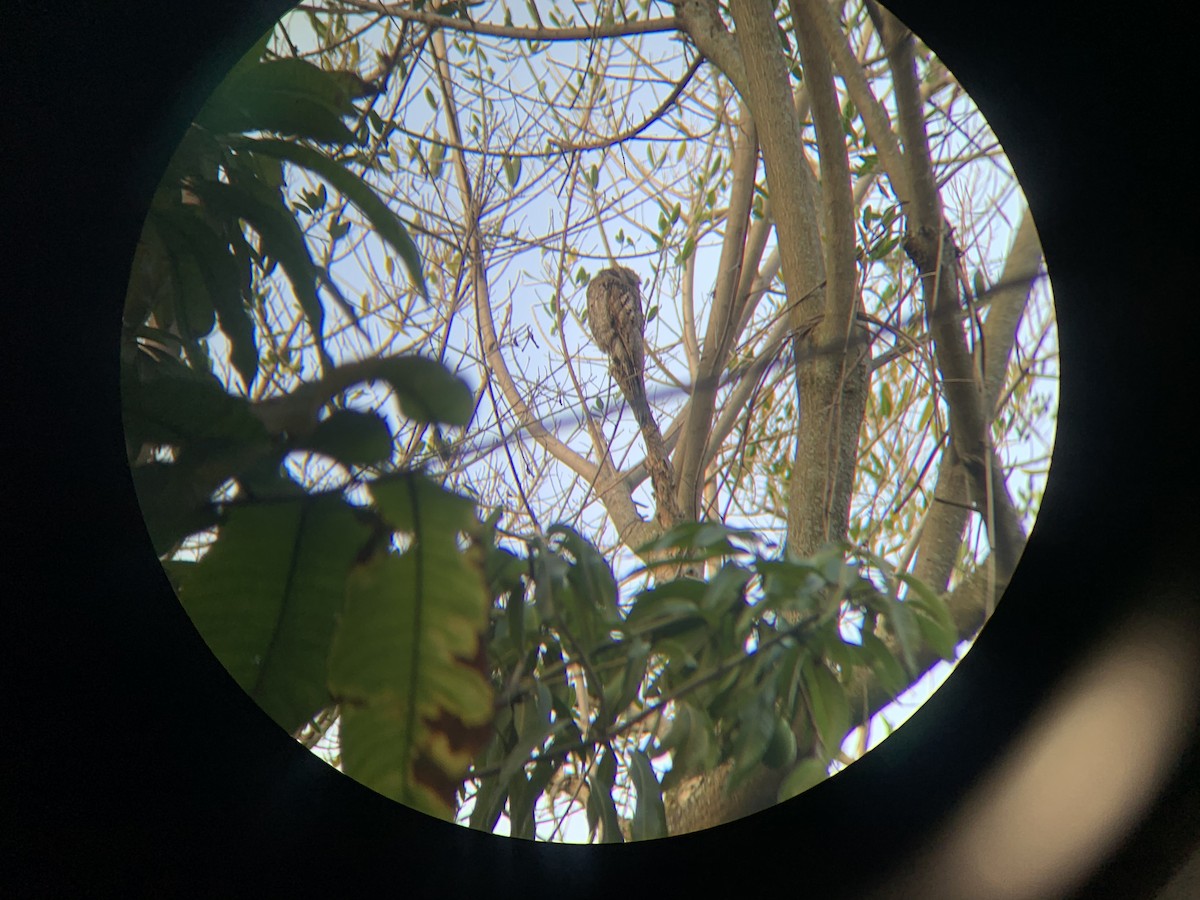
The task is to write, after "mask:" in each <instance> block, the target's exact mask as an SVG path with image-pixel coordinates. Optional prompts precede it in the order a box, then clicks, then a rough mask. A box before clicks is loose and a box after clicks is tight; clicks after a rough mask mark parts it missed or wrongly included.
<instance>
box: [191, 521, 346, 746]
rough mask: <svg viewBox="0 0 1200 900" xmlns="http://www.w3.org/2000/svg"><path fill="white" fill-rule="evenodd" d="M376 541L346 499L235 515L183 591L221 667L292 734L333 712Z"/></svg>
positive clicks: (223, 528)
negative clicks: (342, 623) (365, 553)
mask: <svg viewBox="0 0 1200 900" xmlns="http://www.w3.org/2000/svg"><path fill="white" fill-rule="evenodd" d="M368 537H369V528H368V527H367V526H366V525H365V524H364V523H363V522H362V521H361V520H360V518H359V515H358V514H357V513H356V511H355V510H354V509H352V508H351V507H350V506H348V505H346V504H345V503H343V502H342V501H341V500H338V499H332V498H323V499H320V500H313V499H309V498H305V499H299V500H295V501H291V502H284V503H272V504H264V505H256V506H239V507H234V508H233V509H232V510H230V512H229V515H228V519H227V521H226V522H225V523H224V524H223V525H222V526H221V529H220V532H219V534H218V537H217V540H216V543H215V544H214V545H213V546H212V548H211V549H210V550H209V551H208V553H207V554H206V555H205V556H204V557H203V558H202V559H201V560H200V561H199V562H198V563H196V565H195V566H194V567H193V568H192V569H191V570H190V572H188V573H187V576H186V577H185V578H183V580H182V582H181V584H180V586H179V590H178V595H179V601H180V603H182V604H183V607H184V609H185V610H187V613H188V615H189V616H191V619H192V622H193V623H195V625H196V628H197V630H198V631H199V632H200V634H201V635H202V636H203V637H204V640H205V641H206V642H207V643H208V646H209V647H210V648H211V649H212V651H213V653H214V654H215V655H216V657H217V659H218V660H220V662H221V664H222V665H223V666H225V668H226V669H228V670H229V673H230V674H231V675H232V676H233V678H234V680H235V681H237V683H238V684H239V685H240V686H241V687H242V689H243V690H245V691H246V692H247V693H248V694H249V695H250V696H251V697H253V698H254V700H255V701H256V702H257V703H258V704H259V705H260V706H261V707H262V708H263V710H264V711H265V712H266V713H267V714H268V715H269V716H270V717H271V718H272V719H274V720H275V721H276V722H277V723H278V724H279V725H280V726H281V727H282V728H284V729H285V730H286V731H294V730H296V729H297V728H299V727H300V726H301V725H303V724H304V723H305V722H306V721H308V719H309V718H310V717H311V716H313V715H315V714H316V713H317V712H319V711H320V710H321V709H323V708H324V707H325V706H327V705H328V704H329V699H330V698H329V692H328V690H327V689H326V684H325V679H326V664H327V662H328V658H329V650H330V645H331V641H332V638H333V631H334V625H335V621H336V617H337V615H338V614H339V613H340V612H341V611H342V603H343V598H344V596H345V591H346V577H347V574H348V572H349V570H350V567H351V565H352V564H353V563H354V560H355V557H356V556H357V555H358V553H359V552H360V551H361V550H362V548H363V546H364V545H365V544H366V542H367V540H368Z"/></svg>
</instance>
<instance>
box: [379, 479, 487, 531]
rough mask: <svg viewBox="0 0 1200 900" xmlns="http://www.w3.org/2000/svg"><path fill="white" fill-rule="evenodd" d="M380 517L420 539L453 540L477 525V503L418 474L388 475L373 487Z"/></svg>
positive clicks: (392, 525) (393, 526) (397, 529)
mask: <svg viewBox="0 0 1200 900" xmlns="http://www.w3.org/2000/svg"><path fill="white" fill-rule="evenodd" d="M371 497H372V498H373V499H374V500H375V505H376V506H377V507H378V508H379V512H380V515H382V516H383V518H384V520H385V521H386V522H387V523H388V524H389V525H390V526H391V527H392V528H393V529H395V530H396V531H404V532H408V533H409V534H416V535H417V537H418V539H419V540H426V541H428V540H433V539H437V538H444V539H448V540H449V541H450V542H453V540H454V538H455V537H456V536H457V535H458V534H459V532H463V531H471V530H473V529H474V528H475V527H476V526H477V525H478V519H476V517H475V504H474V503H472V502H471V501H470V500H468V499H467V498H466V497H460V496H459V495H458V494H454V493H451V492H450V491H447V490H446V489H445V488H444V487H442V486H441V485H440V484H438V483H437V482H436V481H434V480H433V479H431V478H429V477H427V476H425V475H422V474H420V473H419V472H401V473H397V474H395V475H385V476H383V477H381V478H378V479H377V480H375V481H374V482H372V484H371Z"/></svg>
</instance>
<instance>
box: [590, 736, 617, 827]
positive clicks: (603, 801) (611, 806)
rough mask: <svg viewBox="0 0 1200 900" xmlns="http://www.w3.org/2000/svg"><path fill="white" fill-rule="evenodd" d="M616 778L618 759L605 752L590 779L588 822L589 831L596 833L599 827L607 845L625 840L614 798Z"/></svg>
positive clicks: (593, 768) (593, 769) (602, 753)
mask: <svg viewBox="0 0 1200 900" xmlns="http://www.w3.org/2000/svg"><path fill="white" fill-rule="evenodd" d="M616 777H617V763H616V759H615V758H614V757H613V755H612V753H611V752H609V751H608V750H604V751H602V752H601V754H600V758H599V759H598V760H597V762H596V764H595V765H594V766H593V767H592V774H591V775H590V776H589V777H588V786H589V791H588V801H587V820H588V829H589V830H592V831H594V830H596V827H597V826H599V828H600V833H601V839H602V841H603V842H604V843H606V844H620V843H622V842H624V840H625V836H624V835H623V834H622V833H621V821H620V816H618V815H617V805H616V803H614V802H613V797H612V791H613V782H614V781H616Z"/></svg>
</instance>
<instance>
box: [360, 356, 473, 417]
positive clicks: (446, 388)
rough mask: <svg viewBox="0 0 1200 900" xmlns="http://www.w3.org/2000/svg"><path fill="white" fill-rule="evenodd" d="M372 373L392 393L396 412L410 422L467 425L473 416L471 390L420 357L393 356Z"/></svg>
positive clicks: (429, 361)
mask: <svg viewBox="0 0 1200 900" xmlns="http://www.w3.org/2000/svg"><path fill="white" fill-rule="evenodd" d="M376 371H377V377H379V378H383V379H385V380H386V381H387V382H388V383H389V384H390V385H391V386H392V390H394V391H395V392H396V398H397V399H398V400H399V402H400V411H401V412H403V413H404V414H405V415H406V416H408V417H409V418H410V419H412V420H413V421H414V422H429V423H433V422H437V423H441V424H444V425H467V424H468V423H470V421H471V416H472V415H473V414H474V412H475V398H474V397H473V396H472V395H471V389H470V388H469V387H467V385H466V382H464V381H463V380H462V379H460V378H458V377H457V376H456V375H454V374H452V373H451V372H450V371H449V370H448V369H447V368H446V367H445V366H443V365H442V364H441V363H439V362H436V361H435V360H432V359H426V358H425V357H423V356H397V357H392V358H390V359H382V360H379V361H378V366H377V370H376Z"/></svg>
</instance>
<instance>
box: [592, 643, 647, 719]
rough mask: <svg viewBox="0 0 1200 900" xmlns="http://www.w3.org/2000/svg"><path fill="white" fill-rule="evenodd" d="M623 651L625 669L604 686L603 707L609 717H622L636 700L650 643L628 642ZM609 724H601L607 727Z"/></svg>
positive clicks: (623, 646) (644, 671) (622, 646)
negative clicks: (608, 713) (607, 711)
mask: <svg viewBox="0 0 1200 900" xmlns="http://www.w3.org/2000/svg"><path fill="white" fill-rule="evenodd" d="M621 648H622V649H623V650H624V656H625V668H624V669H623V670H621V671H620V673H619V674H618V676H617V677H616V678H615V679H612V680H611V681H608V682H606V683H605V684H604V686H603V688H604V700H605V706H606V707H607V708H608V710H609V712H610V716H611V717H612V718H614V719H615V717H617V716H620V715H623V714H624V712H625V710H627V709H628V708H629V706H630V704H631V703H633V701H634V700H636V699H637V695H638V690H639V689H640V688H641V686H642V682H643V681H644V680H645V678H646V661H647V660H648V659H649V656H650V643H649V642H648V641H644V640H634V641H630V642H629V643H628V644H627V645H626V644H622V645H621ZM610 724H612V723H611V722H602V723H601V725H603V726H605V727H607V726H608V725H610Z"/></svg>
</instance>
